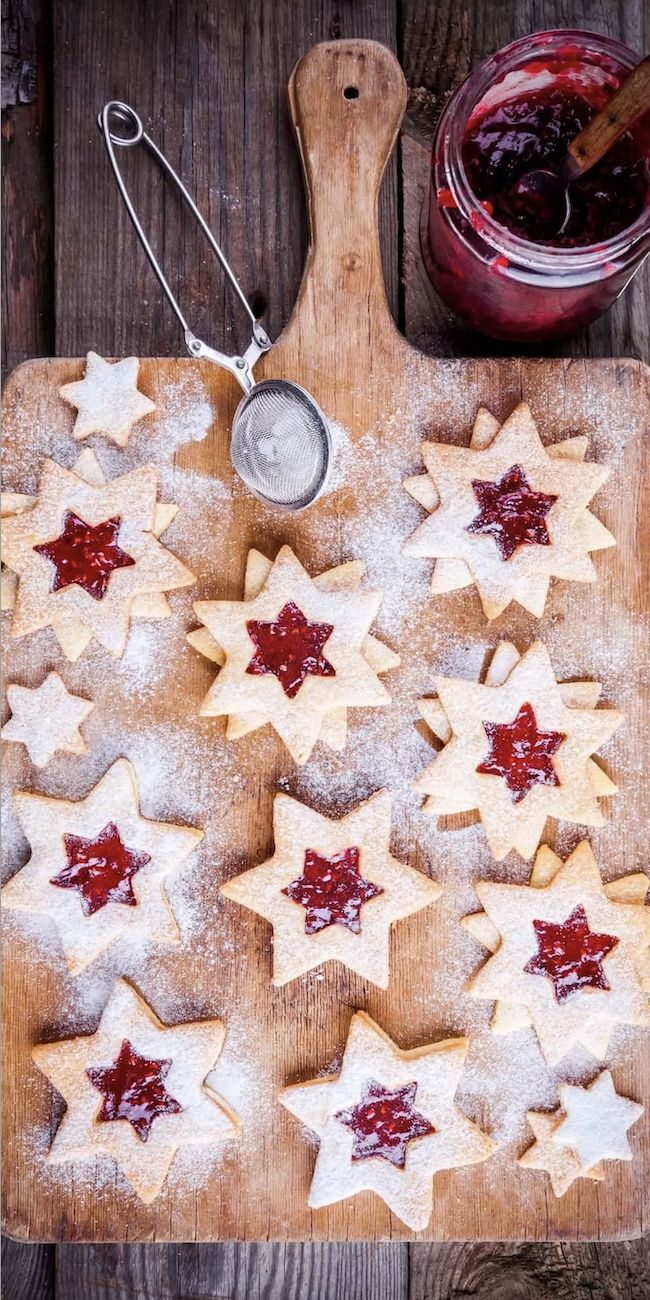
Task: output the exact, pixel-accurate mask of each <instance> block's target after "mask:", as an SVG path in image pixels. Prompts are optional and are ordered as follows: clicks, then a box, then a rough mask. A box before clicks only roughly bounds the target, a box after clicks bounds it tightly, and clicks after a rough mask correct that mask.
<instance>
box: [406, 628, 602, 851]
mask: <svg viewBox="0 0 650 1300" xmlns="http://www.w3.org/2000/svg"><path fill="white" fill-rule="evenodd" d="M436 688H437V691H438V698H437V699H431V700H427V699H425V700H420V702H419V704H420V711H421V713H422V716H423V717H424V719H425V721H426V722H427V723H428V725H429V726H430V727H431V729H432V730H433V731H434V733H435V735H436V736H438V737H439V738H440V739H441V740H443V741H444V742H445V745H444V748H443V749H442V750H441V752H440V753H439V754H438V755H437V757H436V758H435V759H434V761H433V763H431V764H430V765H429V767H427V768H426V769H425V770H424V772H422V774H421V775H420V777H419V778H418V780H417V782H416V786H415V788H416V789H417V790H420V791H422V792H423V793H424V794H426V795H428V796H429V797H428V799H427V801H426V803H425V805H424V808H425V811H426V812H431V813H437V814H443V815H444V814H449V813H458V812H471V811H473V810H474V809H478V812H479V815H480V818H481V821H482V822H483V825H484V828H485V833H486V835H487V838H488V842H489V845H490V848H491V850H492V852H493V854H494V856H495V858H497V860H499V861H500V860H501V858H504V857H505V856H506V854H507V853H508V852H509V851H510V849H516V850H517V852H518V853H520V854H521V855H522V857H524V858H529V857H531V856H532V854H533V853H534V852H535V849H536V848H537V845H538V844H539V841H540V839H541V836H542V833H543V830H544V826H545V824H546V819H547V817H555V818H557V819H558V820H564V821H571V822H578V823H581V824H582V825H584V826H602V825H603V824H604V816H603V813H602V811H601V809H600V805H599V803H598V796H599V795H601V794H611V793H613V792H614V791H615V789H616V787H615V786H614V785H613V783H612V782H611V781H610V780H609V778H608V777H607V775H606V774H605V773H604V772H603V771H602V770H601V769H600V768H599V767H598V765H597V764H596V763H595V762H594V761H593V759H592V757H591V756H592V754H594V753H595V751H596V750H597V749H598V748H599V747H600V746H601V745H602V744H604V742H605V741H606V740H607V739H608V738H609V736H611V734H612V732H613V731H615V730H616V727H618V726H619V724H620V722H621V721H622V715H621V714H620V713H618V712H617V711H616V710H615V709H596V708H595V707H593V706H594V704H595V702H596V700H597V698H598V694H599V691H600V687H599V686H598V684H597V683H592V682H570V683H567V684H566V685H561V684H560V683H558V682H557V681H556V678H555V673H554V672H553V668H552V665H551V661H550V658H549V654H548V651H547V649H546V647H545V646H544V645H543V643H542V642H541V641H535V642H534V644H533V645H532V646H531V647H530V649H529V650H527V651H526V653H525V654H523V655H521V656H520V655H519V653H518V651H517V650H516V649H515V647H514V646H512V645H510V644H509V643H508V642H505V641H504V642H501V643H500V645H499V646H497V649H496V651H495V654H494V657H493V659H492V663H491V665H490V669H489V670H488V674H487V676H486V680H485V684H482V683H480V682H470V681H465V680H463V679H461V678H454V677H438V678H436Z"/></svg>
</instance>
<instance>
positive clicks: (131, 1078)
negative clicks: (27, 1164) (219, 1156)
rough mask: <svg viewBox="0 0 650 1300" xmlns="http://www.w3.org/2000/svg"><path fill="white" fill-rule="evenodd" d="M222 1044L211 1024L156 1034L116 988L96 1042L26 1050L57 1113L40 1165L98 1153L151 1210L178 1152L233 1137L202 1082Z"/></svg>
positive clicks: (134, 997)
mask: <svg viewBox="0 0 650 1300" xmlns="http://www.w3.org/2000/svg"><path fill="white" fill-rule="evenodd" d="M224 1037H225V1027H224V1025H223V1023H222V1022H221V1021H220V1020H198V1021H193V1022H190V1023H188V1024H181V1025H172V1026H166V1025H163V1024H162V1023H161V1022H160V1020H158V1018H157V1017H156V1016H155V1015H154V1013H153V1011H152V1010H151V1008H150V1007H149V1006H147V1003H146V1002H145V1001H144V1000H143V999H142V998H141V997H139V996H138V994H137V993H136V992H135V990H134V989H133V988H132V987H131V986H130V985H129V984H127V983H126V981H125V980H117V981H116V982H115V984H114V986H113V991H112V993H111V996H110V998H109V1000H108V1002H107V1004H106V1007H105V1008H104V1011H103V1013H102V1017H101V1020H100V1022H99V1028H98V1029H97V1031H96V1033H94V1034H89V1035H87V1036H85V1037H83V1038H70V1039H66V1040H64V1041H62V1042H58V1043H41V1044H39V1045H38V1046H37V1047H34V1048H33V1049H32V1057H33V1060H34V1061H35V1063H36V1065H37V1066H38V1068H39V1070H41V1071H42V1072H43V1074H44V1075H46V1076H47V1078H48V1079H49V1080H50V1082H51V1083H52V1084H53V1085H54V1087H55V1088H56V1090H57V1092H60V1093H61V1095H62V1097H63V1098H64V1100H65V1102H66V1105H67V1110H66V1113H65V1115H64V1116H63V1119H62V1120H61V1123H60V1125H59V1128H58V1130H57V1133H56V1136H55V1138H54V1141H53V1143H52V1146H51V1148H50V1151H49V1153H48V1155H47V1163H48V1164H63V1163H66V1162H68V1161H74V1162H78V1161H82V1160H90V1159H93V1158H94V1157H95V1156H96V1155H99V1154H102V1153H103V1154H106V1155H108V1156H111V1157H112V1158H113V1160H115V1162H116V1164H117V1165H118V1166H119V1168H120V1169H121V1170H122V1172H123V1173H124V1174H125V1175H126V1177H127V1178H128V1180H129V1182H130V1183H131V1185H132V1186H133V1188H134V1189H135V1191H136V1192H137V1194H138V1196H140V1197H141V1199H142V1200H143V1201H145V1202H147V1203H148V1202H149V1201H152V1200H153V1199H154V1197H156V1196H157V1195H158V1193H159V1191H160V1189H161V1187H162V1185H163V1183H164V1181H165V1179H166V1177H167V1174H168V1172H169V1168H170V1166H171V1164H172V1161H173V1159H174V1156H175V1155H176V1152H177V1151H178V1150H179V1148H180V1147H184V1146H209V1145H211V1144H212V1143H214V1142H222V1141H223V1140H224V1139H225V1138H233V1137H237V1136H238V1135H239V1131H240V1124H239V1120H238V1118H237V1116H236V1115H235V1114H234V1113H233V1111H231V1110H230V1108H229V1107H228V1106H227V1105H226V1103H225V1101H223V1100H222V1098H220V1097H218V1096H217V1094H216V1093H214V1092H213V1091H212V1089H211V1088H210V1087H209V1085H208V1084H206V1082H205V1080H206V1075H208V1074H209V1072H210V1070H212V1069H213V1067H214V1065H215V1064H216V1061H217V1058H218V1056H219V1053H220V1051H221V1048H222V1045H223V1040H224Z"/></svg>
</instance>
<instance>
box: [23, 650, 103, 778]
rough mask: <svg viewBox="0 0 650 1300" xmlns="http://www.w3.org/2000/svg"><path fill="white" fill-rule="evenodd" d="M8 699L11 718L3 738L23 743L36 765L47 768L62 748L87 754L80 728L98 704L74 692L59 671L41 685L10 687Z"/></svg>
mask: <svg viewBox="0 0 650 1300" xmlns="http://www.w3.org/2000/svg"><path fill="white" fill-rule="evenodd" d="M7 700H8V702H9V707H10V709H11V717H10V718H9V720H8V721H7V722H5V725H4V727H3V728H2V733H1V734H2V739H3V740H14V741H18V742H19V743H21V744H23V745H24V746H25V748H26V750H27V753H28V754H29V757H30V758H31V760H32V763H33V764H34V766H35V767H45V766H46V764H47V763H49V761H50V759H51V758H52V757H53V756H54V754H56V753H57V751H58V750H62V751H63V752H64V753H66V754H85V752H86V743H85V741H84V739H83V736H82V735H81V732H80V730H79V727H80V725H81V723H82V722H83V721H84V719H85V718H87V717H88V714H89V713H90V712H91V711H92V709H93V708H94V705H93V702H92V700H84V699H82V697H81V696H79V695H71V694H70V692H69V691H68V690H66V688H65V685H64V683H63V682H62V681H61V678H60V677H59V674H58V673H55V672H51V673H48V675H47V677H46V678H45V679H44V681H42V682H41V684H40V686H34V687H30V686H17V685H16V684H13V685H11V686H8V687H7Z"/></svg>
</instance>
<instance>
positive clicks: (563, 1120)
mask: <svg viewBox="0 0 650 1300" xmlns="http://www.w3.org/2000/svg"><path fill="white" fill-rule="evenodd" d="M559 1093H560V1097H561V1100H562V1105H561V1106H560V1107H558V1109H557V1110H556V1111H554V1112H553V1114H552V1115H546V1114H544V1113H543V1112H540V1111H528V1117H527V1118H528V1122H529V1124H530V1127H531V1128H532V1130H533V1133H534V1134H535V1138H536V1141H535V1142H533V1145H532V1146H531V1147H529V1148H528V1150H527V1151H525V1152H524V1154H523V1155H522V1156H521V1157H520V1158H519V1162H518V1163H519V1164H520V1165H522V1166H523V1167H524V1168H525V1169H543V1170H545V1171H546V1172H547V1173H548V1174H549V1176H550V1179H551V1186H552V1188H553V1191H554V1193H555V1195H556V1196H564V1194H565V1192H567V1191H568V1189H569V1187H570V1186H571V1185H572V1183H573V1182H574V1181H575V1179H576V1178H592V1179H595V1180H596V1181H597V1182H602V1181H603V1179H604V1178H605V1170H604V1169H603V1164H602V1162H603V1161H604V1160H632V1159H633V1158H634V1156H633V1152H632V1149H631V1147H630V1144H629V1141H628V1138H627V1131H628V1129H630V1128H631V1127H632V1125H633V1124H636V1121H637V1120H638V1119H640V1117H641V1115H643V1113H644V1108H643V1106H640V1105H639V1104H638V1102H635V1101H630V1100H629V1099H628V1098H627V1097H622V1096H621V1095H620V1093H618V1092H617V1091H616V1089H615V1087H614V1081H613V1079H612V1076H611V1074H610V1072H609V1070H603V1072H602V1073H601V1074H599V1075H598V1077H597V1078H596V1079H594V1081H593V1083H591V1084H590V1085H589V1087H588V1088H578V1087H575V1086H574V1085H573V1084H561V1085H560V1088H559Z"/></svg>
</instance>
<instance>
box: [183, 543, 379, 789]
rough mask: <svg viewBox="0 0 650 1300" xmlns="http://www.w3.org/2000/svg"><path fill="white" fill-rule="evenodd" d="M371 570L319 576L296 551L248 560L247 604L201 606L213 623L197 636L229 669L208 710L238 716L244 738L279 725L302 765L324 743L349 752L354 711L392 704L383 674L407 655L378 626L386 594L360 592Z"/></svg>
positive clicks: (195, 641) (231, 732) (231, 723)
mask: <svg viewBox="0 0 650 1300" xmlns="http://www.w3.org/2000/svg"><path fill="white" fill-rule="evenodd" d="M362 574H363V565H361V564H359V563H356V562H350V563H348V564H342V565H339V566H338V567H337V568H335V569H330V570H328V571H327V572H326V573H322V574H320V575H319V576H318V577H316V578H310V576H309V574H308V573H307V572H306V570H305V569H304V568H303V566H302V564H301V563H300V561H299V560H298V559H297V557H296V556H295V555H294V553H293V551H292V550H291V547H290V546H283V547H282V548H281V550H280V551H279V553H278V555H277V557H276V559H275V560H274V561H271V560H267V559H266V557H265V556H263V555H261V554H260V552H259V551H255V550H251V551H249V554H248V560H247V566H246V579H245V588H244V600H243V601H226V600H210V601H198V602H197V603H196V604H195V606H194V609H195V611H196V614H197V617H198V618H199V619H200V621H201V622H202V623H203V625H204V626H203V627H202V628H198V629H197V630H196V631H195V632H191V633H190V635H189V637H188V640H189V641H190V643H191V644H192V645H194V647H195V648H196V649H197V650H199V651H200V652H201V653H202V654H205V655H206V656H207V657H208V658H209V659H211V660H213V661H214V662H215V663H218V664H220V665H222V667H221V671H220V673H219V676H218V677H217V679H216V681H215V683H214V685H213V686H212V689H211V690H210V691H209V693H208V695H207V696H206V698H205V700H204V701H203V704H202V706H201V713H202V714H203V715H204V716H207V717H215V716H218V715H221V714H225V715H227V716H228V726H227V730H226V735H227V737H228V738H229V739H236V738H238V737H239V736H243V735H246V734H247V733H248V732H250V731H254V730H256V729H257V728H258V727H263V726H265V725H266V723H267V722H270V723H271V724H272V726H273V727H274V728H275V730H276V731H277V733H278V735H279V736H280V737H281V739H282V740H283V741H284V743H285V745H286V746H287V749H288V750H289V752H290V754H291V755H292V757H293V758H294V760H295V761H296V763H299V764H303V763H306V761H307V759H308V758H309V756H310V754H311V752H312V750H313V748H314V745H315V744H316V742H317V741H318V740H319V739H320V740H323V741H324V742H325V743H327V744H329V745H330V746H331V747H332V748H334V749H342V748H343V746H344V745H345V739H346V732H347V709H348V707H349V706H353V707H361V706H364V705H365V706H375V705H386V704H388V703H389V701H390V696H389V695H388V692H387V691H386V690H385V688H384V687H383V686H382V684H381V682H380V681H379V679H378V675H377V674H378V673H382V672H385V671H387V670H388V669H389V668H393V667H395V666H396V665H397V664H399V658H398V657H397V655H395V654H393V652H392V651H391V650H389V649H388V648H387V647H386V646H384V645H383V644H382V643H381V642H380V641H378V640H377V639H376V638H375V637H373V636H371V635H369V628H370V625H371V623H372V621H373V619H374V617H375V614H376V613H377V610H378V608H379V605H380V603H381V594H380V593H379V592H370V591H360V590H359V583H360V581H361V577H362Z"/></svg>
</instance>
